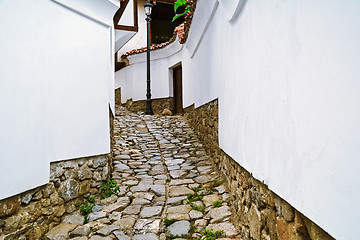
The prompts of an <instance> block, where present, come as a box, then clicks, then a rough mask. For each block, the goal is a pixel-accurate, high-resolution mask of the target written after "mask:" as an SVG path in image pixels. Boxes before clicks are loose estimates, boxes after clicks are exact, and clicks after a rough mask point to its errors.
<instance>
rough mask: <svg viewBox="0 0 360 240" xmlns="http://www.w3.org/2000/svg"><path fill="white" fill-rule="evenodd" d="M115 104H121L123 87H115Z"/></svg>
mask: <svg viewBox="0 0 360 240" xmlns="http://www.w3.org/2000/svg"><path fill="white" fill-rule="evenodd" d="M115 105H118V106H120V105H121V88H117V89H115Z"/></svg>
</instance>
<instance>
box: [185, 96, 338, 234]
mask: <svg viewBox="0 0 360 240" xmlns="http://www.w3.org/2000/svg"><path fill="white" fill-rule="evenodd" d="M184 112H185V114H184V115H185V117H186V119H187V121H188V122H189V124H190V125H191V126H192V127H193V128H194V129H195V132H196V133H197V134H198V137H199V139H200V140H201V141H202V142H203V144H204V147H205V149H206V151H207V152H208V153H210V154H211V156H212V157H213V158H214V165H215V166H216V167H217V169H218V170H219V171H220V172H221V173H222V177H223V180H224V181H225V182H226V183H227V185H228V188H229V190H230V193H231V200H232V201H231V202H232V206H233V208H234V210H235V212H236V213H237V214H236V217H235V218H236V221H237V222H238V227H239V229H240V231H241V234H242V237H243V238H244V239H255V240H262V239H271V240H274V239H275V240H277V239H278V240H330V239H333V238H332V237H331V236H330V235H328V234H327V233H326V232H325V231H324V230H322V229H321V228H320V227H318V226H317V225H316V224H315V223H313V222H312V221H310V220H309V219H307V218H306V217H305V216H304V215H302V214H301V213H300V212H298V211H297V210H296V209H295V208H293V207H292V206H290V205H289V204H288V203H287V202H286V201H285V200H283V199H281V198H280V197H279V196H277V195H276V194H275V193H274V192H272V191H271V190H269V189H268V187H267V185H265V184H263V183H262V182H260V181H259V180H257V179H255V178H254V177H253V176H252V175H251V174H250V173H249V172H248V171H247V170H246V169H244V168H242V167H241V166H240V165H239V164H238V163H237V162H236V161H235V160H234V159H232V158H231V157H230V156H228V155H227V154H226V153H225V152H223V151H222V150H221V149H220V148H219V143H218V100H217V99H216V100H214V101H212V102H209V103H207V104H204V105H202V106H201V107H199V108H196V109H194V106H190V107H188V108H186V109H185V110H184Z"/></svg>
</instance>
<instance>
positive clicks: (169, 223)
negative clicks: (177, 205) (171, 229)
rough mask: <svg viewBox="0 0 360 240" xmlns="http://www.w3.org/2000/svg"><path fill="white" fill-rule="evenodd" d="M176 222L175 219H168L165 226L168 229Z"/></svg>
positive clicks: (165, 220)
mask: <svg viewBox="0 0 360 240" xmlns="http://www.w3.org/2000/svg"><path fill="white" fill-rule="evenodd" d="M175 221H176V220H175V219H168V218H165V219H164V221H163V222H164V225H165V226H166V227H167V226H170V225H171V224H173V223H174V222H175Z"/></svg>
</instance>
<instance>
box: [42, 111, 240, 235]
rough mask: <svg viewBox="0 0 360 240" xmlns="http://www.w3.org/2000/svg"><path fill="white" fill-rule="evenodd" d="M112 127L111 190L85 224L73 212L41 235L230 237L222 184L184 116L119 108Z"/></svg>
mask: <svg viewBox="0 0 360 240" xmlns="http://www.w3.org/2000/svg"><path fill="white" fill-rule="evenodd" d="M114 125H115V126H114V134H115V140H116V144H115V149H114V156H115V160H114V169H113V172H112V180H115V181H116V183H117V186H118V187H119V192H118V194H117V196H116V195H112V196H110V197H107V198H105V199H102V200H101V199H100V198H96V200H95V206H94V208H93V210H92V211H93V212H92V213H90V214H89V222H88V223H87V224H85V225H84V224H83V220H84V217H83V216H81V215H80V213H79V211H76V212H75V214H73V215H70V216H69V217H67V218H65V219H64V221H63V223H61V224H60V225H58V226H57V227H55V228H53V229H52V230H50V232H48V233H47V234H46V237H47V238H48V239H68V238H69V237H70V239H78V240H82V239H84V240H85V239H91V240H95V239H121V240H126V239H136V240H156V239H184V238H185V239H200V238H202V239H215V238H223V239H226V238H229V237H231V239H234V238H235V239H236V236H237V234H238V233H239V232H238V229H237V228H236V227H235V226H234V224H233V223H232V220H231V219H232V218H231V209H230V207H229V205H230V204H229V202H228V199H229V195H228V193H227V189H226V187H225V186H224V185H223V184H222V181H221V178H220V176H219V175H218V173H217V172H216V171H215V170H214V169H213V167H212V165H211V164H212V163H211V158H210V157H209V156H207V155H206V153H205V151H204V149H203V147H202V145H201V143H200V142H199V141H198V140H197V137H196V134H195V133H194V132H193V130H192V129H191V128H190V127H189V125H188V124H187V123H186V121H185V120H184V119H183V117H181V116H166V117H165V116H160V115H154V116H148V115H143V114H135V113H132V112H128V111H126V110H125V109H123V108H121V109H118V111H117V116H116V118H115V124H114ZM62 237H63V238H62Z"/></svg>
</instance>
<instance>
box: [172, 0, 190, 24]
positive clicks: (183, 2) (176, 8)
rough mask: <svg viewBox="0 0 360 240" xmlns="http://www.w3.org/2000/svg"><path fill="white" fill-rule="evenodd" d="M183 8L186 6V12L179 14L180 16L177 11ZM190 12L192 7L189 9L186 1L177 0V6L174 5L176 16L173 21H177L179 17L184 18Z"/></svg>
mask: <svg viewBox="0 0 360 240" xmlns="http://www.w3.org/2000/svg"><path fill="white" fill-rule="evenodd" d="M181 6H185V11H184V12H183V13H178V14H177V13H176V11H177V10H178V8H179V7H181ZM189 10H190V7H189V5H188V3H187V1H186V0H177V1H176V2H175V5H174V12H175V16H174V18H173V20H172V21H175V20H176V19H178V18H179V17H182V16H184V15H186V14H187V13H188V12H189Z"/></svg>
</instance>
